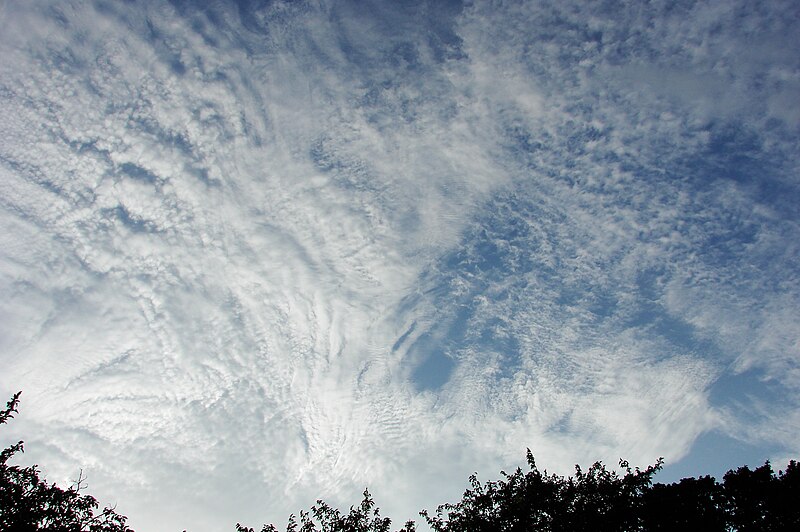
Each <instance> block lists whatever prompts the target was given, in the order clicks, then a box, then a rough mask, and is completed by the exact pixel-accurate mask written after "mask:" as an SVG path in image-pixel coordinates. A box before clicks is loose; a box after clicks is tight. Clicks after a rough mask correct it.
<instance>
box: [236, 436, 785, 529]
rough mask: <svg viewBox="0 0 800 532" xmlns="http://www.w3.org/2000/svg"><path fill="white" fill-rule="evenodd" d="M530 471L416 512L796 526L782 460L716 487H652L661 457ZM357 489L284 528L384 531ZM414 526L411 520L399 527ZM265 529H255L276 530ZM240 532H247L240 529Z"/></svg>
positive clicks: (599, 523) (442, 518) (440, 518)
mask: <svg viewBox="0 0 800 532" xmlns="http://www.w3.org/2000/svg"><path fill="white" fill-rule="evenodd" d="M527 458H528V466H529V470H528V471H523V470H522V469H520V468H518V469H517V470H516V471H514V472H513V473H512V474H507V473H505V472H502V471H501V475H502V478H501V479H500V480H497V481H489V482H486V483H482V482H480V481H479V480H478V478H477V476H476V475H472V476H471V477H470V479H469V481H470V487H469V488H468V489H467V490H466V491H465V492H464V495H463V496H462V498H461V500H460V501H458V502H456V503H447V504H442V505H440V506H439V507H438V508H437V509H436V512H435V513H433V514H431V513H429V512H428V511H426V510H423V511H422V512H420V514H421V515H422V517H423V518H424V519H425V521H426V522H427V524H428V526H429V527H430V528H431V529H432V530H434V532H496V531H504V532H523V531H531V532H533V531H543V532H544V531H553V532H556V531H557V532H573V531H578V532H580V531H587V532H588V531H600V532H604V531H607V532H639V531H676V532H677V531H686V530H703V531H711V532H714V531H719V532H728V531H740V532H749V531H795V530H800V468H798V465H797V463H796V462H794V461H791V462H789V466H788V467H787V468H786V471H785V472H784V471H779V472H778V474H775V473H774V472H773V470H772V467H771V466H770V464H769V463H766V464H765V465H763V466H761V467H759V468H757V469H755V470H752V471H751V470H750V469H749V468H747V467H741V468H739V469H737V470H735V471H729V472H728V473H727V474H726V475H725V477H724V480H723V482H722V483H719V482H717V481H716V479H714V478H713V477H709V476H704V477H699V478H684V479H683V480H681V481H680V482H676V483H672V484H668V485H665V484H653V476H654V475H655V474H656V473H657V472H658V471H659V470H660V469H661V467H662V463H663V461H662V460H661V459H659V460H658V461H657V462H656V463H655V464H654V465H652V466H649V467H647V468H646V469H644V470H641V469H639V468H635V469H632V468H631V467H630V465H629V464H628V463H627V462H625V461H624V460H620V468H621V471H622V472H621V474H618V473H617V472H616V471H609V470H608V469H607V468H606V466H604V465H603V464H602V463H600V462H596V463H595V464H593V465H592V466H591V467H590V468H589V469H588V470H586V471H583V470H582V469H581V468H580V467H579V466H575V474H574V476H571V477H562V476H559V475H554V474H548V473H547V471H540V470H539V468H538V467H537V466H536V462H535V460H534V458H533V455H532V454H531V452H530V450H529V451H528V457H527ZM390 527H391V522H390V520H389V519H387V518H381V517H380V515H379V512H378V510H377V508H375V503H374V502H373V500H372V498H371V497H370V495H369V492H367V491H365V492H364V501H363V502H362V503H361V505H359V506H353V507H351V508H350V513H349V514H341V513H340V512H339V511H338V510H335V509H333V508H331V507H330V506H329V505H327V504H326V503H324V502H322V501H317V504H316V505H314V507H312V509H311V512H310V513H307V512H300V522H299V523H298V522H297V520H296V519H295V517H294V516H292V517H290V519H289V525H288V526H287V529H286V530H287V532H297V531H300V532H312V531H318V530H321V531H322V532H336V531H346V532H389V530H390ZM414 529H415V525H414V523H413V522H411V521H409V522H407V523H406V525H405V527H404V528H403V530H405V531H412V530H414ZM277 530H278V529H277V528H276V527H275V526H274V525H265V526H264V528H263V529H262V532H277ZM237 531H238V532H254V530H253V529H251V528H247V527H243V526H242V525H237Z"/></svg>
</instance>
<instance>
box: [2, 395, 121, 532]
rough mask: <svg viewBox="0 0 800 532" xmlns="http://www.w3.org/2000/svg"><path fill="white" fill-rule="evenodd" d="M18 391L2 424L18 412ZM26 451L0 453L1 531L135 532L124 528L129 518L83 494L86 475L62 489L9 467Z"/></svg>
mask: <svg viewBox="0 0 800 532" xmlns="http://www.w3.org/2000/svg"><path fill="white" fill-rule="evenodd" d="M20 393H21V392H17V393H16V394H14V396H13V397H12V398H11V400H10V401H8V403H7V404H6V408H5V410H2V411H0V425H2V424H5V423H7V422H8V420H9V419H11V418H13V417H14V414H15V413H17V412H18V411H17V406H18V404H19V396H20ZM21 452H24V450H23V443H22V442H21V441H20V442H17V443H15V444H14V445H11V446H9V447H7V448H5V449H3V451H2V452H0V530H2V531H3V532H28V531H32V530H45V531H48V532H133V531H132V530H131V529H130V528H128V527H127V526H126V525H125V521H126V520H127V518H126V517H125V516H123V515H119V514H118V513H116V512H115V511H114V508H109V507H106V508H103V510H102V511H100V512H99V513H97V514H95V510H96V509H97V508H98V506H99V505H98V503H97V499H95V498H94V497H92V496H91V495H81V494H80V490H81V489H82V488H83V486H82V485H81V483H82V482H83V476H82V474H81V476H79V477H78V480H77V481H76V484H75V485H74V486H72V487H70V488H68V489H66V490H65V489H62V488H59V487H58V486H56V485H55V484H48V483H47V481H46V480H45V479H43V478H40V477H39V470H38V468H37V467H36V466H35V465H34V466H30V467H20V466H13V465H8V461H9V460H10V459H11V458H12V457H13V456H14V455H15V454H17V453H21Z"/></svg>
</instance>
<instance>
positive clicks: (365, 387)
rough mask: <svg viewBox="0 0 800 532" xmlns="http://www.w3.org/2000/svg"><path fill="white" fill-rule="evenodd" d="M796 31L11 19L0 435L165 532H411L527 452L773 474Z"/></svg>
mask: <svg viewBox="0 0 800 532" xmlns="http://www.w3.org/2000/svg"><path fill="white" fill-rule="evenodd" d="M579 7H580V8H579ZM786 13H787V11H786V6H783V5H775V6H773V7H771V8H763V9H755V8H751V7H750V6H749V5H747V4H745V3H736V2H726V3H723V4H714V5H711V4H705V3H695V4H691V5H687V6H683V5H682V4H681V5H678V6H674V5H673V4H672V3H658V2H651V3H650V5H649V6H646V7H645V6H643V7H642V9H641V10H639V11H637V10H627V11H625V12H622V11H619V10H614V9H611V8H609V9H608V10H601V9H600V8H599V7H598V8H587V7H586V6H577V5H572V4H569V3H566V4H565V3H563V2H559V3H557V4H552V5H551V4H549V3H546V2H545V3H542V2H537V3H518V4H513V5H500V6H493V7H491V8H489V7H488V6H483V5H481V4H475V5H465V6H456V5H454V6H443V5H439V3H433V4H431V5H425V4H420V5H419V6H417V7H415V8H413V9H412V8H409V7H406V6H401V5H394V4H391V5H390V4H386V3H380V2H375V3H367V4H359V5H358V6H355V5H350V4H348V3H335V4H333V3H332V4H327V3H319V4H315V3H291V4H288V3H287V4H285V3H281V2H273V3H267V4H264V3H248V2H240V3H238V4H237V5H233V4H228V3H218V4H215V5H213V6H210V7H208V8H207V9H205V10H193V9H188V8H187V7H186V6H184V5H183V4H182V3H180V2H173V3H170V4H165V3H159V2H149V3H147V4H146V5H128V4H124V5H123V4H113V3H103V2H95V3H77V4H74V5H70V6H60V5H59V6H54V5H50V4H49V3H47V2H41V3H31V4H26V5H24V6H23V5H16V4H15V5H13V6H10V5H6V6H5V10H4V11H3V13H2V28H3V30H2V32H0V34H2V35H3V37H2V38H1V39H0V47H1V48H2V49H1V50H0V51H1V52H2V57H3V59H2V60H0V69H2V73H3V75H2V78H3V80H4V81H3V83H2V86H0V97H1V99H0V106H2V107H1V109H2V114H3V116H4V117H7V118H6V119H4V120H3V121H2V123H0V128H2V131H0V163H1V164H0V187H2V188H0V200H1V201H2V203H0V206H1V209H0V227H2V231H0V238H1V239H2V240H1V241H0V242H2V245H1V246H0V248H1V249H2V262H0V279H1V281H0V292H2V296H3V297H2V302H3V303H2V306H0V318H1V319H0V323H1V324H2V325H0V328H1V329H0V346H1V347H2V350H3V355H2V364H3V369H4V371H3V372H2V374H3V376H2V379H0V391H8V392H10V391H12V390H16V389H17V388H23V389H24V390H25V395H24V398H25V399H24V403H23V408H24V411H23V415H22V416H21V417H20V419H19V420H18V423H17V421H15V425H14V426H13V427H11V429H12V430H13V431H15V432H14V434H17V433H18V434H20V435H22V436H24V437H25V438H26V440H27V441H28V446H27V447H26V448H27V449H28V450H29V454H30V456H32V457H34V459H36V460H37V461H40V462H41V463H42V464H50V465H49V466H48V467H50V470H49V471H48V473H49V477H48V478H51V479H52V480H62V479H67V478H70V476H74V473H75V471H76V470H77V468H79V467H84V468H85V469H86V470H87V472H88V474H89V475H90V481H92V482H93V483H94V484H93V485H94V486H96V488H94V487H93V490H94V492H95V494H96V495H98V496H99V497H100V498H101V500H105V499H108V498H111V497H115V498H117V500H118V501H119V509H120V511H122V512H123V513H127V514H129V515H130V516H131V522H132V524H133V526H135V527H139V528H141V527H145V528H154V529H161V528H169V527H177V526H180V527H184V528H191V529H194V530H207V529H212V528H213V529H216V528H219V527H225V526H230V525H231V524H232V523H234V522H235V521H236V520H240V521H243V522H244V521H247V522H251V523H255V522H258V521H262V520H275V521H282V520H283V519H284V518H285V517H286V516H287V515H288V513H290V512H292V511H296V510H297V509H298V508H301V507H307V506H308V505H310V504H311V503H312V502H313V500H315V499H316V498H318V497H322V498H324V499H326V500H328V501H330V502H333V503H336V504H342V505H344V506H346V505H349V504H352V503H353V502H354V501H355V500H356V498H357V497H358V495H359V493H360V491H361V490H362V489H363V487H364V485H369V486H370V487H371V488H372V489H373V492H374V494H375V495H376V500H377V501H378V503H379V505H381V506H382V507H383V508H384V510H386V511H387V512H388V515H390V516H392V517H393V518H395V520H396V521H401V520H404V519H406V518H413V517H415V513H416V511H418V510H419V509H421V508H422V507H424V506H428V507H430V506H433V505H435V504H438V503H439V502H444V501H445V500H447V499H448V498H449V499H454V498H456V497H458V496H459V495H460V493H461V490H462V489H463V483H464V481H465V479H466V477H467V475H468V474H470V473H471V472H473V471H474V470H478V471H480V472H481V475H482V476H483V477H484V478H486V476H487V475H488V476H491V475H492V474H494V473H495V472H496V471H497V470H499V469H501V468H508V467H513V466H515V465H517V464H518V463H519V462H520V461H521V459H522V457H523V456H524V450H525V447H531V448H532V449H533V450H534V452H535V454H536V456H537V459H538V460H539V463H541V464H543V465H545V466H546V467H548V468H549V469H551V470H555V471H559V472H562V473H566V472H568V471H569V470H570V468H571V466H572V464H573V463H575V462H581V463H584V464H585V463H587V462H591V461H594V460H596V459H598V458H600V459H604V460H606V461H607V462H610V463H614V462H615V461H616V460H617V459H618V458H619V457H620V456H622V457H625V458H627V459H629V460H631V461H632V462H633V463H639V464H641V465H645V464H647V463H651V462H653V461H654V460H655V459H656V458H657V457H658V456H660V455H664V456H666V457H667V458H668V459H670V460H677V459H679V458H680V457H682V456H684V455H686V453H688V452H690V449H691V446H692V443H693V442H694V441H695V439H696V438H697V437H698V435H700V434H702V433H703V432H705V431H708V430H710V429H717V430H722V431H724V432H726V433H727V434H729V435H731V436H732V437H735V438H740V439H743V440H747V441H751V442H760V444H762V445H764V448H765V449H766V448H767V447H770V446H774V445H777V446H779V447H780V448H781V449H784V450H785V451H786V453H787V454H790V452H791V451H793V449H792V445H793V443H792V442H793V441H794V439H796V438H795V436H796V434H797V424H796V423H794V421H793V419H794V418H793V417H791V416H790V415H789V414H790V413H791V412H792V411H793V409H796V405H797V398H798V395H797V389H798V383H800V381H798V379H797V372H796V371H795V369H796V368H795V365H796V364H795V362H796V358H797V356H796V355H797V342H798V331H797V330H796V327H795V326H794V325H793V323H794V322H793V321H792V319H791V316H793V315H794V314H795V313H796V312H795V311H796V308H797V296H798V293H800V291H798V286H797V283H796V275H795V274H794V272H795V271H797V258H798V256H797V249H796V246H793V245H792V243H793V242H795V241H798V239H797V236H798V235H797V232H798V231H797V228H798V226H797V216H796V214H795V212H794V211H795V207H794V205H795V204H796V201H795V200H796V199H797V195H798V192H797V180H796V168H797V159H796V157H797V156H796V154H797V150H796V144H797V132H796V124H795V122H796V121H794V119H793V118H792V115H791V112H788V113H781V112H780V105H781V103H780V102H782V101H784V100H785V99H786V98H788V96H787V95H791V93H792V90H793V89H792V87H793V83H794V81H793V80H794V77H793V76H794V74H793V72H795V71H796V69H797V65H796V58H795V57H794V56H792V55H791V54H786V53H782V52H781V49H783V48H786V45H787V44H788V43H787V39H788V37H786V36H788V35H794V34H796V32H794V33H792V31H793V29H794V26H796V23H797V21H796V18H791V17H788V18H787V17H786V16H784V15H785V14H786ZM744 22H746V24H743V23H744ZM775 38H778V42H779V44H773V43H775V42H776V41H774V39H775ZM753 47H755V49H757V50H759V51H758V53H752V52H748V50H751V49H754V48H753ZM759 80H766V81H765V82H764V83H760V82H759ZM795 81H796V80H795ZM729 378H741V379H744V380H743V381H742V382H747V383H748V384H747V386H749V387H752V389H753V390H754V391H753V392H752V393H751V394H749V395H748V394H745V393H739V394H734V395H733V396H730V395H725V394H720V393H718V392H719V390H720V387H721V386H722V384H721V383H723V382H724V381H725V379H729ZM758 383H762V384H763V383H768V385H764V386H767V387H768V388H769V387H770V386H773V383H774V385H775V386H777V387H778V388H779V389H780V390H783V391H786V392H787V393H786V394H784V395H785V397H786V398H785V399H783V400H782V401H780V402H778V401H776V400H775V399H774V396H773V395H770V393H772V392H769V390H767V391H764V389H762V388H759V387H758V386H759V385H758ZM771 389H772V388H770V390H771ZM768 392H769V393H768ZM759 416H760V417H761V419H763V420H764V421H763V422H761V423H759V424H756V425H752V419H754V418H757V417H759ZM795 417H796V416H795ZM778 419H786V420H787V421H786V423H784V424H783V425H781V428H780V429H779V430H778V429H776V430H768V427H769V426H771V425H774V422H775V421H776V420H778ZM753 427H755V428H753ZM758 434H760V436H757V435H758ZM769 452H772V451H769ZM732 465H733V464H732ZM699 473H702V472H698V474H699ZM93 479H96V480H93ZM420 486H423V488H421V487H420ZM165 493H171V494H174V497H173V496H171V497H164V496H163V495H164V494H165ZM382 494H383V495H382ZM382 501H383V502H382ZM187 516H188V517H187Z"/></svg>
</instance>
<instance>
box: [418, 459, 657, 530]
mask: <svg viewBox="0 0 800 532" xmlns="http://www.w3.org/2000/svg"><path fill="white" fill-rule="evenodd" d="M527 459H528V466H529V468H530V470H529V471H528V472H526V473H523V471H522V469H520V468H517V470H516V471H515V472H514V473H513V474H511V475H509V474H507V473H505V472H502V471H501V474H502V475H503V477H504V478H503V479H501V480H499V481H490V482H487V483H486V484H481V482H480V481H478V479H477V477H476V475H472V476H471V477H470V484H471V487H470V488H469V489H467V490H466V491H465V492H464V496H463V497H462V499H461V501H460V502H458V503H456V504H443V505H440V506H439V507H438V508H437V509H436V515H435V516H431V515H430V514H429V513H428V512H427V511H425V510H423V511H422V512H421V515H422V516H423V517H424V518H425V520H426V521H427V523H428V525H429V526H430V527H431V528H432V529H433V530H434V531H436V532H466V531H470V532H472V531H475V532H478V531H480V532H483V531H486V532H488V531H497V530H504V531H510V532H516V531H520V532H521V531H529V530H542V531H580V530H599V531H605V530H608V531H617V530H619V531H622V530H637V529H638V528H639V527H640V523H639V521H640V519H641V512H640V511H639V509H640V507H641V505H642V494H643V493H644V492H645V491H646V490H647V489H648V488H649V487H650V483H651V479H652V476H653V475H654V474H655V473H656V472H657V471H658V470H659V469H661V464H662V461H661V460H660V459H659V461H658V462H657V463H656V464H655V465H653V466H650V467H648V468H647V469H645V470H644V471H642V470H640V469H638V468H637V469H635V470H631V468H630V466H629V464H628V463H627V462H625V461H620V466H621V467H622V468H623V469H624V470H625V474H624V476H622V477H620V476H619V475H617V473H616V472H614V471H608V469H606V467H605V466H604V465H603V464H602V463H600V462H596V463H595V464H593V465H592V466H591V467H590V468H589V469H588V471H586V472H584V471H582V470H581V468H580V467H579V466H575V476H574V477H570V478H564V477H561V476H558V475H548V474H547V471H546V470H545V471H543V472H542V471H539V469H538V467H537V466H536V462H535V460H534V458H533V454H532V453H531V451H530V449H529V450H528V456H527Z"/></svg>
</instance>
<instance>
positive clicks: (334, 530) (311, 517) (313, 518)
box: [236, 489, 415, 532]
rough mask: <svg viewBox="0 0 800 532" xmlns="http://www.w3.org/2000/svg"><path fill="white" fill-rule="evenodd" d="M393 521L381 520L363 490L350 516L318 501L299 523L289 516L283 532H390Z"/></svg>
mask: <svg viewBox="0 0 800 532" xmlns="http://www.w3.org/2000/svg"><path fill="white" fill-rule="evenodd" d="M391 524H392V521H391V519H389V518H388V517H381V516H380V510H379V509H378V508H376V507H375V501H374V500H373V499H372V496H371V495H370V493H369V490H366V489H365V490H364V500H362V501H361V504H359V505H358V506H351V507H350V512H349V513H347V514H342V513H341V512H340V511H339V510H337V509H336V508H333V507H331V506H330V505H328V504H327V503H325V502H323V501H321V500H317V503H316V504H315V505H314V506H312V507H311V512H304V511H301V512H300V523H298V522H297V519H296V518H295V516H294V515H291V516H289V524H288V525H287V527H286V532H298V530H299V532H315V531H320V532H390V527H391ZM414 530H415V527H414V523H413V521H409V522H407V523H406V525H405V527H403V528H402V529H401V530H400V531H398V532H403V531H405V532H413V531H414ZM236 531H237V532H255V531H254V530H253V529H252V528H248V527H245V526H242V525H241V524H239V523H237V524H236ZM277 531H278V529H277V528H276V527H275V525H272V524H269V525H264V526H263V528H262V529H261V532H277Z"/></svg>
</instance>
